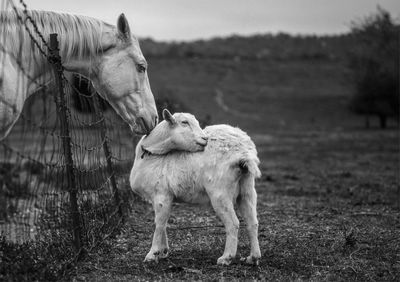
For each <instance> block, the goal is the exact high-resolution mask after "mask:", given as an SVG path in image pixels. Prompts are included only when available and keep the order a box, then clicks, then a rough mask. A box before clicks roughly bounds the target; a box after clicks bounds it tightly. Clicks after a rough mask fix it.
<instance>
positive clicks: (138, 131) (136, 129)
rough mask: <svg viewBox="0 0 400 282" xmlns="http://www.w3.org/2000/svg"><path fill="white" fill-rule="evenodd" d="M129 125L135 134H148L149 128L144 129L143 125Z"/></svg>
mask: <svg viewBox="0 0 400 282" xmlns="http://www.w3.org/2000/svg"><path fill="white" fill-rule="evenodd" d="M129 127H130V129H131V131H132V133H133V134H136V135H146V134H147V130H146V129H143V128H142V127H140V126H138V125H137V124H134V125H130V126H129Z"/></svg>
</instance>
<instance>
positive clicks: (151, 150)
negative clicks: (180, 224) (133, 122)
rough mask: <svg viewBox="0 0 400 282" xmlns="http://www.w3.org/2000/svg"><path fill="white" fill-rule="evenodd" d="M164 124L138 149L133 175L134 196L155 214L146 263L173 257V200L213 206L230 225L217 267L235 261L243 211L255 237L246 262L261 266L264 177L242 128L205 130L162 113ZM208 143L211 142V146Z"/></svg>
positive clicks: (179, 115) (186, 117)
mask: <svg viewBox="0 0 400 282" xmlns="http://www.w3.org/2000/svg"><path fill="white" fill-rule="evenodd" d="M163 117H164V121H162V122H160V123H159V124H158V125H157V126H156V127H155V129H153V131H152V132H151V133H150V134H149V135H148V136H146V137H143V138H142V139H141V140H140V142H139V143H138V145H137V147H136V158H135V163H134V165H133V168H132V171H131V175H130V185H131V187H132V189H133V191H134V192H135V193H137V194H139V195H141V196H142V197H143V198H145V199H147V200H149V201H151V203H152V204H153V208H154V211H155V225H156V228H155V232H154V237H153V243H152V246H151V249H150V251H149V253H148V254H147V256H146V258H145V261H153V260H155V261H158V259H159V258H165V257H167V256H168V251H169V247H168V239H167V233H166V224H167V221H168V218H169V215H170V211H171V206H172V202H173V201H174V200H179V201H184V202H187V203H200V204H203V203H209V202H211V205H212V207H213V208H214V210H215V212H216V214H217V215H218V217H219V218H220V219H221V221H222V222H223V223H224V225H225V230H226V243H225V251H224V254H223V255H222V256H221V257H220V258H218V261H217V263H218V264H223V265H229V264H230V263H231V261H232V259H233V258H234V257H235V256H236V251H237V243H238V239H237V238H238V230H239V220H238V218H237V216H236V213H235V210H234V205H235V203H237V204H238V206H239V211H240V213H241V215H242V216H243V218H244V220H245V222H246V225H247V231H248V235H249V238H250V244H251V251H250V255H249V256H248V257H247V258H245V259H243V260H245V262H246V263H248V264H258V261H259V259H260V257H261V253H260V247H259V243H258V220H257V211H256V205H257V194H256V190H255V188H254V180H255V178H258V177H260V175H261V173H260V170H259V169H258V164H259V160H258V157H257V151H256V147H255V145H254V143H253V142H252V141H251V139H250V137H249V136H248V135H247V134H246V133H245V132H243V131H242V130H240V129H238V128H234V127H231V126H229V125H214V126H208V127H206V128H205V129H204V131H203V130H202V129H201V128H200V126H199V122H198V121H197V120H196V119H195V117H194V116H193V115H191V114H187V113H176V114H174V115H173V116H172V115H171V114H170V113H169V112H168V110H164V111H163ZM207 139H208V142H207Z"/></svg>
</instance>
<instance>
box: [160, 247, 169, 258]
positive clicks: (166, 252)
mask: <svg viewBox="0 0 400 282" xmlns="http://www.w3.org/2000/svg"><path fill="white" fill-rule="evenodd" d="M168 255H169V249H163V250H161V251H160V255H159V257H160V258H166V257H168Z"/></svg>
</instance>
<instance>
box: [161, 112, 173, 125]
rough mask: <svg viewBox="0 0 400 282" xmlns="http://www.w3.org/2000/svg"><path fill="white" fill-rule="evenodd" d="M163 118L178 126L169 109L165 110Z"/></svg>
mask: <svg viewBox="0 0 400 282" xmlns="http://www.w3.org/2000/svg"><path fill="white" fill-rule="evenodd" d="M162 116H163V118H164V119H165V120H166V121H167V122H168V123H169V124H171V125H174V124H176V119H175V118H174V117H173V116H172V114H171V113H170V112H169V111H168V110H167V109H164V110H163V112H162Z"/></svg>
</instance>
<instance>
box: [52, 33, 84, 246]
mask: <svg viewBox="0 0 400 282" xmlns="http://www.w3.org/2000/svg"><path fill="white" fill-rule="evenodd" d="M50 48H51V59H52V66H53V71H54V77H55V80H56V85H57V92H58V97H57V95H56V94H55V95H54V100H55V102H56V106H57V113H58V114H57V116H58V118H59V120H60V126H61V128H60V131H61V141H62V147H63V154H64V158H65V166H66V174H67V185H68V189H69V201H70V205H71V219H72V225H73V226H72V227H73V230H72V231H73V232H72V234H73V238H74V245H75V248H76V251H77V252H80V251H81V250H82V249H81V247H82V239H81V238H82V237H81V234H82V232H81V224H80V223H81V222H80V214H79V209H78V202H77V193H78V187H77V186H76V181H75V174H74V162H73V159H72V150H71V136H70V132H69V113H68V111H67V105H66V102H65V92H64V83H63V77H62V74H63V69H62V65H61V58H60V55H59V46H58V40H57V34H56V33H52V34H50Z"/></svg>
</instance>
